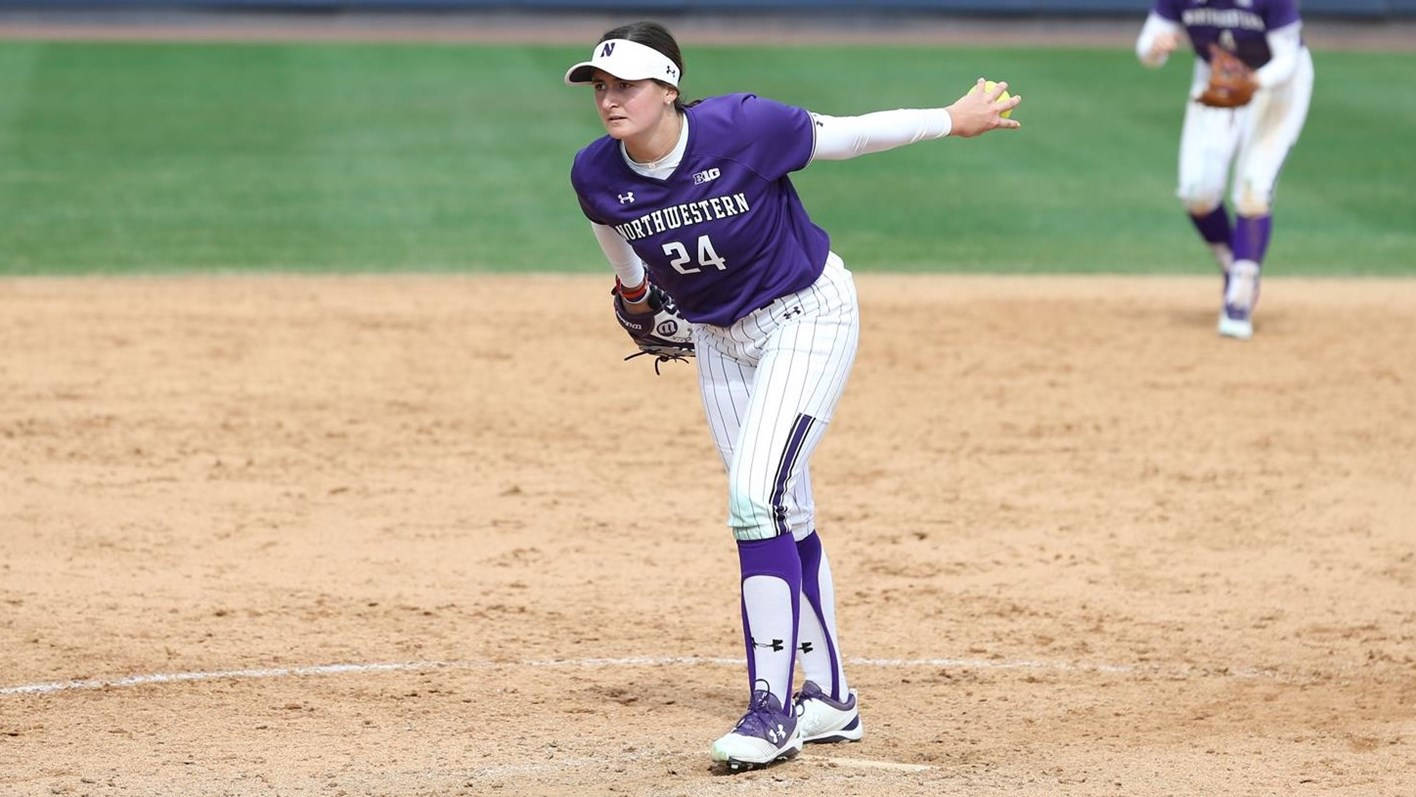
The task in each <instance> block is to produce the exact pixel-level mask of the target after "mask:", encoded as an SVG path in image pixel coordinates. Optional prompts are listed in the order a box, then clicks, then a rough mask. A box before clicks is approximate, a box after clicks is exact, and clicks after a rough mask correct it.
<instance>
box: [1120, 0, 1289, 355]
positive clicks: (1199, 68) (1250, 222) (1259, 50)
mask: <svg viewBox="0 0 1416 797" xmlns="http://www.w3.org/2000/svg"><path fill="white" fill-rule="evenodd" d="M1186 36H1188V38H1189V41H1190V43H1191V45H1193V47H1194V50H1195V67H1194V79H1193V81H1192V82H1191V86H1190V100H1189V102H1188V104H1187V105H1186V108H1185V126H1184V129H1183V131H1182V132H1181V134H1180V188H1179V192H1178V193H1179V196H1180V199H1181V201H1182V202H1184V203H1185V207H1186V209H1187V210H1188V211H1189V213H1190V219H1191V221H1193V222H1194V224H1195V229H1197V230H1198V231H1199V233H1200V236H1201V237H1203V238H1204V239H1205V241H1207V242H1208V243H1209V245H1210V247H1211V248H1212V249H1213V250H1214V253H1215V258H1216V259H1217V260H1218V261H1219V265H1220V268H1221V269H1223V270H1224V274H1225V280H1224V286H1225V290H1224V304H1223V307H1222V308H1221V310H1220V316H1219V333H1220V334H1221V335H1227V336H1230V337H1235V338H1242V339H1247V338H1249V337H1250V336H1252V335H1253V331H1254V330H1253V321H1252V314H1253V310H1254V305H1255V303H1256V302H1257V301H1258V298H1259V269H1260V266H1261V265H1262V263H1263V259H1264V252H1265V250H1267V248H1268V243H1269V236H1270V233H1271V230H1272V218H1273V217H1272V203H1273V194H1274V188H1275V185H1276V184H1277V182H1278V175H1279V171H1280V170H1281V169H1282V167H1283V161H1284V159H1285V158H1286V157H1287V156H1288V151H1289V149H1290V148H1292V146H1293V144H1294V143H1295V142H1297V140H1298V134H1299V133H1300V132H1301V131H1302V129H1303V122H1304V120H1305V119H1306V118H1307V115H1308V101H1309V99H1310V97H1311V96H1312V92H1313V59H1312V56H1311V55H1310V54H1309V53H1308V49H1307V47H1305V46H1304V45H1303V38H1302V22H1301V21H1300V19H1299V17H1298V6H1297V2H1296V0H1156V3H1155V7H1154V9H1153V10H1152V11H1151V13H1150V16H1149V17H1147V19H1146V22H1145V25H1144V26H1143V27H1142V28H1141V34H1140V37H1139V38H1138V39H1137V40H1136V55H1137V56H1138V57H1139V58H1140V59H1141V63H1143V64H1145V65H1146V66H1150V67H1159V66H1161V65H1163V64H1164V63H1165V61H1166V59H1167V58H1168V57H1169V55H1170V53H1171V52H1173V51H1174V50H1175V48H1176V47H1178V46H1179V45H1180V43H1181V42H1182V41H1183V39H1184V38H1185V37H1186ZM1211 48H1218V49H1221V50H1224V51H1227V52H1230V53H1233V54H1234V55H1236V56H1238V58H1239V60H1241V61H1243V63H1244V64H1245V65H1247V66H1248V67H1249V68H1251V69H1253V73H1252V81H1253V83H1254V84H1256V88H1257V90H1256V91H1255V92H1254V94H1253V99H1252V100H1251V101H1249V102H1248V103H1247V104H1245V105H1241V106H1239V107H1233V108H1227V107H1210V106H1209V105H1206V104H1204V103H1203V102H1201V100H1200V98H1201V97H1202V96H1203V95H1205V93H1206V92H1205V89H1206V87H1207V86H1208V85H1209V84H1210V77H1211V75H1210V62H1211V60H1212V59H1213V58H1214V51H1213V50H1212V49H1211ZM1231 161H1232V162H1233V163H1234V172H1235V175H1234V188H1233V194H1232V199H1233V201H1234V209H1235V211H1236V213H1237V218H1236V219H1235V221H1234V223H1233V224H1231V223H1230V220H1229V213H1228V211H1227V210H1226V209H1225V206H1224V201H1223V194H1224V188H1225V185H1226V183H1227V182H1228V178H1229V165H1230V163H1231Z"/></svg>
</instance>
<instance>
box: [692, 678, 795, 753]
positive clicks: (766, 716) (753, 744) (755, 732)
mask: <svg viewBox="0 0 1416 797" xmlns="http://www.w3.org/2000/svg"><path fill="white" fill-rule="evenodd" d="M800 752H801V726H800V723H798V722H797V718H796V716H794V715H793V714H789V713H787V712H786V711H783V710H782V704H781V703H779V702H777V698H775V697H773V696H772V693H771V692H769V691H767V690H766V689H758V690H755V691H754V692H753V693H752V699H751V700H750V701H749V702H748V708H747V713H746V714H744V715H742V719H740V720H738V723H737V725H736V726H735V727H734V728H733V729H732V731H730V732H728V733H727V734H724V735H723V736H722V737H721V738H719V739H718V741H716V742H714V743H713V760H714V761H721V762H723V763H725V764H727V765H728V766H729V767H730V768H731V769H752V768H754V767H762V766H766V765H768V764H771V763H773V762H776V761H780V760H782V759H786V758H791V757H793V756H795V755H796V754H797V753H800Z"/></svg>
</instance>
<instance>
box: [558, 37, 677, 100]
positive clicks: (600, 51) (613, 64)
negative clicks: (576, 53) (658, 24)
mask: <svg viewBox="0 0 1416 797" xmlns="http://www.w3.org/2000/svg"><path fill="white" fill-rule="evenodd" d="M597 69H600V70H604V71H605V72H608V73H609V74H611V75H614V76H615V77H617V78H619V79H620V80H651V79H652V80H659V81H663V82H664V83H667V84H669V85H670V86H673V87H674V88H678V82H679V68H678V67H676V66H674V62H673V61H670V60H669V57H668V56H666V55H664V54H663V53H661V52H659V51H658V50H655V49H654V48H653V47H647V46H645V45H643V44H640V43H639V42H632V41H630V40H629V39H610V40H609V41H603V42H600V43H599V44H597V45H595V50H594V52H592V53H591V54H590V60H589V61H582V62H580V63H578V64H576V65H575V66H573V67H571V68H570V69H567V70H566V71H565V84H566V85H567V86H575V85H578V84H581V83H589V82H590V80H591V79H592V78H593V77H594V75H595V70H597Z"/></svg>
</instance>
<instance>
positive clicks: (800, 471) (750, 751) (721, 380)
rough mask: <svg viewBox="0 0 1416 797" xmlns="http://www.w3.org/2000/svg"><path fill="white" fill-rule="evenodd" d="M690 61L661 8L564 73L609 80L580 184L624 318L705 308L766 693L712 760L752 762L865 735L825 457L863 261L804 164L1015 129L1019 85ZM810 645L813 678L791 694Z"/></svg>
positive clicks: (751, 670)
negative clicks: (882, 83) (816, 463)
mask: <svg viewBox="0 0 1416 797" xmlns="http://www.w3.org/2000/svg"><path fill="white" fill-rule="evenodd" d="M682 75H683V58H682V56H681V54H680V52H679V48H678V45H677V43H676V42H675V41H674V39H673V37H672V36H671V35H670V34H669V32H668V31H667V30H665V29H664V28H663V27H661V26H659V25H657V24H654V23H648V22H641V23H635V24H633V25H626V26H623V27H619V28H615V29H614V30H611V31H609V32H608V33H606V34H605V35H604V36H603V37H602V38H601V40H600V43H598V44H597V45H596V46H595V48H594V50H593V52H592V56H591V59H590V60H589V61H586V62H583V63H580V64H576V65H575V66H573V67H571V68H570V69H569V70H568V71H567V72H566V75H565V81H566V82H567V83H569V84H587V83H588V84H590V85H591V86H593V89H594V101H595V107H596V109H597V111H598V112H599V115H600V120H601V122H602V123H603V124H604V126H605V129H606V131H607V132H608V135H607V136H605V137H602V138H600V139H598V140H596V141H594V142H592V143H591V144H590V145H589V146H587V147H586V148H585V149H583V150H581V151H580V152H579V153H577V154H576V157H575V163H574V166H573V167H572V170H571V183H572V185H573V186H574V188H575V191H576V194H577V195H578V197H579V200H580V205H581V208H582V209H583V210H584V212H585V215H586V216H587V217H588V218H589V219H590V221H591V223H592V224H591V226H592V229H593V231H594V234H595V237H596V239H597V240H598V241H599V243H600V246H601V248H602V249H603V251H604V253H605V256H606V257H607V258H608V259H609V261H610V263H611V264H612V265H613V266H614V269H615V274H616V283H617V287H616V296H615V302H616V313H617V315H618V316H621V318H622V320H621V323H625V321H624V318H625V317H628V318H630V321H629V323H626V328H627V329H636V328H642V327H643V326H653V325H652V323H648V324H639V325H636V322H634V321H633V318H634V317H636V316H638V317H639V318H641V319H646V318H647V319H652V318H653V317H654V312H655V310H659V309H662V307H663V306H664V302H665V297H664V294H665V293H667V295H668V296H671V297H672V298H673V300H676V302H677V305H678V307H679V308H681V311H682V313H683V315H684V316H685V317H686V318H687V319H688V320H689V321H691V322H694V323H693V326H692V332H693V343H694V348H695V351H696V354H697V360H698V372H699V386H700V390H701V392H702V398H703V405H704V408H705V410H706V412H707V417H708V425H709V428H710V429H711V432H712V435H713V439H714V442H715V443H716V444H717V447H718V450H719V452H720V453H721V455H722V458H723V463H724V465H725V466H726V468H727V471H728V523H729V525H730V526H731V527H732V531H733V535H734V537H735V538H736V539H737V547H738V558H739V563H740V565H741V571H742V579H741V611H742V622H743V636H744V641H745V644H746V648H747V670H748V683H749V688H750V696H749V700H748V711H747V713H746V714H745V715H743V717H742V719H741V720H739V721H738V723H737V725H736V726H735V727H734V728H733V730H732V731H730V732H729V733H727V734H726V735H724V736H723V737H722V738H720V739H718V740H717V742H715V743H714V745H713V748H712V755H713V758H714V760H717V761H722V762H726V763H727V764H728V765H729V766H731V767H733V768H738V767H743V766H754V765H761V764H768V763H771V762H773V761H776V760H778V759H780V758H785V757H790V756H792V755H794V754H795V753H796V752H797V751H799V750H800V749H801V745H802V743H803V742H804V741H837V740H842V739H859V738H860V737H861V732H862V727H861V723H860V716H859V711H858V708H857V704H856V697H855V694H854V693H853V692H852V691H851V690H849V688H848V685H847V681H846V674H845V670H844V668H843V667H842V663H841V651H840V644H839V641H838V638H837V633H836V622H835V610H834V587H833V584H832V579H831V570H830V565H829V563H828V561H827V558H826V554H825V552H824V551H823V549H822V547H821V542H820V540H819V538H818V536H817V534H816V526H815V518H814V513H813V506H814V504H813V497H812V484H811V477H810V472H809V468H808V465H807V463H808V461H809V459H810V457H811V453H812V451H813V450H815V448H816V445H817V444H818V443H819V442H820V440H821V437H822V435H823V433H824V432H825V430H826V426H827V424H828V423H829V421H830V420H831V417H832V414H833V412H834V411H835V408H836V404H837V401H838V400H839V398H840V396H841V392H842V390H843V389H844V387H845V383H846V378H847V376H848V375H849V373H850V369H851V365H852V363H853V362H854V359H855V352H856V342H857V339H858V336H859V312H858V308H857V301H856V292H855V286H854V283H853V281H852V278H851V275H850V273H849V272H848V271H847V270H846V268H845V264H844V263H843V262H842V261H841V258H840V257H838V256H837V255H836V254H835V253H833V252H832V251H831V250H830V242H829V238H828V236H827V235H826V233H825V231H823V230H822V229H820V228H819V227H817V226H816V225H815V224H813V223H812V221H811V219H810V218H809V217H808V216H807V214H806V211H805V209H804V208H803V207H802V203H801V201H800V199H799V198H798V197H797V194H796V190H795V189H794V188H793V186H792V183H791V181H790V180H789V179H788V177H787V175H788V173H790V172H793V171H796V170H798V169H802V168H805V167H806V166H807V165H808V164H810V163H812V162H814V161H817V160H841V159H846V158H852V157H855V156H857V155H862V154H865V153H868V152H879V151H883V150H887V149H891V148H894V147H898V146H902V145H904V144H909V143H913V142H916V141H920V140H923V139H935V138H942V137H944V136H947V135H951V134H952V135H955V136H973V135H978V134H980V133H983V132H985V131H987V130H991V129H995V128H1016V127H1018V126H1019V125H1018V122H1016V121H1013V120H1009V119H1003V118H1001V117H1000V115H999V114H1000V113H1002V112H1003V111H1007V110H1009V109H1011V108H1013V107H1014V106H1016V105H1017V104H1018V102H1019V98H1017V97H1014V98H1011V99H1009V100H1006V101H999V99H998V98H999V96H1000V94H1001V92H1002V90H1003V87H1004V86H1005V85H1006V84H1000V86H999V87H998V88H996V89H994V90H992V91H990V92H984V91H979V92H977V93H974V94H971V95H966V96H964V97H962V98H960V99H959V100H958V101H957V102H955V103H954V104H953V105H951V106H949V107H948V108H933V109H923V110H919V109H916V110H895V111H885V112H880V113H872V114H867V115H865V116H860V117H839V118H833V117H827V116H821V115H817V114H811V113H809V112H807V111H805V110H803V109H801V108H795V107H791V106H788V105H783V104H780V103H777V102H773V101H771V100H767V99H762V98H759V97H756V96H754V95H751V94H730V95H725V96H720V97H711V98H708V99H705V100H701V101H699V102H695V103H692V104H690V105H688V106H685V105H684V104H683V103H682V102H681V101H680V97H679V91H678V86H679V82H680V79H681V77H682ZM979 83H980V85H981V84H982V83H983V81H982V80H980V81H979ZM646 272H647V275H646ZM798 649H800V651H801V654H802V668H803V670H804V671H805V675H806V682H805V683H804V684H803V687H802V689H801V691H800V692H798V693H796V694H795V696H793V693H792V676H793V666H794V661H793V660H794V656H795V654H796V652H797V650H798ZM793 699H794V702H795V709H794V710H788V708H787V707H788V701H789V700H793Z"/></svg>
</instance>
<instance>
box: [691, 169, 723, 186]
mask: <svg viewBox="0 0 1416 797" xmlns="http://www.w3.org/2000/svg"><path fill="white" fill-rule="evenodd" d="M722 174H723V173H722V172H720V171H718V170H717V169H716V168H714V169H704V170H703V171H701V172H698V173H697V174H695V175H693V184H694V185H702V184H703V183H711V182H713V181H714V180H716V179H718V178H719V177H721V176H722Z"/></svg>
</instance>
